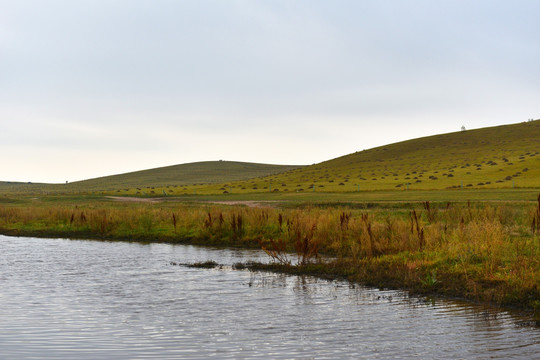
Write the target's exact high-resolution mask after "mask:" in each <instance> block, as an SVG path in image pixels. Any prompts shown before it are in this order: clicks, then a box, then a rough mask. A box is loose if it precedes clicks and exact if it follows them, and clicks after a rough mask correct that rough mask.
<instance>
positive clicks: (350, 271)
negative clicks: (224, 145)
mask: <svg viewBox="0 0 540 360" xmlns="http://www.w3.org/2000/svg"><path fill="white" fill-rule="evenodd" d="M0 235H4V236H11V237H34V238H58V239H69V240H74V241H77V240H90V241H108V242H109V241H120V242H136V243H142V244H150V243H165V244H173V245H174V244H178V245H194V246H202V247H214V248H243V249H261V247H260V246H258V245H256V244H255V243H252V242H251V243H249V242H244V243H237V242H230V241H220V240H216V239H213V240H210V239H203V238H178V237H169V238H167V237H159V238H158V237H155V236H145V235H144V234H143V235H141V236H140V237H137V238H134V237H133V236H130V237H119V236H116V237H115V236H110V235H107V236H103V235H101V234H96V233H91V232H88V233H82V232H79V233H77V234H74V233H68V232H64V231H55V230H40V231H36V230H32V231H30V230H17V229H4V228H0ZM289 255H290V256H291V257H294V256H295V255H294V254H289ZM437 265H438V264H433V263H431V264H429V262H426V263H425V264H424V265H423V266H422V265H421V266H418V267H416V268H414V269H411V268H410V266H409V265H408V263H407V258H406V257H403V256H399V254H398V255H392V256H391V255H383V256H380V257H375V258H366V259H362V260H360V261H354V260H351V259H349V260H346V259H341V260H340V261H335V260H334V261H330V262H310V263H306V264H297V265H292V264H285V263H279V262H275V261H274V262H270V263H255V262H251V263H238V264H235V266H233V267H235V269H236V270H242V269H247V270H249V271H266V272H276V273H283V274H288V275H297V276H303V275H304V276H315V277H318V278H321V279H328V280H345V281H348V282H349V283H351V284H357V285H360V286H367V287H374V288H378V289H391V290H400V291H406V292H407V293H409V294H410V295H419V296H434V297H440V298H444V299H455V300H462V301H466V302H469V303H472V304H478V305H485V306H489V307H493V308H497V309H501V310H505V309H507V310H511V311H518V312H521V313H524V314H526V315H527V316H531V317H532V318H534V320H535V321H536V325H535V326H540V312H539V311H538V309H536V308H534V307H531V306H528V305H527V304H528V301H529V300H530V299H527V298H515V299H514V301H512V302H507V301H506V302H501V301H497V297H496V296H495V293H496V291H495V290H494V289H497V288H498V287H504V283H502V282H497V281H493V282H489V281H487V282H486V281H477V283H476V287H474V288H475V290H476V291H474V292H471V291H470V289H469V288H468V287H467V286H466V285H467V282H469V283H470V282H471V281H475V280H472V279H468V278H467V274H466V273H464V272H463V271H459V270H458V271H452V270H451V269H442V270H443V271H441V267H437ZM444 270H446V271H444ZM434 275H435V276H436V279H435V276H434ZM531 296H532V297H533V298H536V299H538V298H540V292H539V291H538V289H536V293H534V294H531Z"/></svg>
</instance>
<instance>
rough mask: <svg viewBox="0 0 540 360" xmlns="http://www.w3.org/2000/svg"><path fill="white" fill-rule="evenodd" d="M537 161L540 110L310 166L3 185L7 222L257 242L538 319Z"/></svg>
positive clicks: (323, 268) (309, 263) (1, 212)
mask: <svg viewBox="0 0 540 360" xmlns="http://www.w3.org/2000/svg"><path fill="white" fill-rule="evenodd" d="M539 161H540V121H538V120H537V121H533V122H527V123H522V124H515V125H507V126H500V127H493V128H485V129H479V130H470V131H464V132H458V133H452V134H444V135H437V136H432V137H427V138H421V139H414V140H410V141H406V142H402V143H397V144H391V145H387V146H383V147H379V148H375V149H370V150H365V151H361V152H357V153H354V154H350V155H346V156H343V157H340V158H337V159H334V160H330V161H327V162H323V163H320V164H316V165H312V166H307V167H296V168H295V167H273V166H266V165H264V166H263V165H259V164H245V163H230V162H213V163H204V164H202V163H199V164H191V165H190V164H186V165H183V166H180V167H170V168H162V169H157V170H148V171H142V172H137V173H131V174H123V175H118V176H115V177H108V178H102V179H93V180H88V181H85V182H80V183H74V184H68V185H55V186H54V188H55V189H54V191H52V190H50V189H51V188H50V187H49V186H51V185H47V184H1V183H0V233H3V234H9V235H29V236H45V237H69V238H93V239H103V240H130V241H148V242H151V241H166V242H172V243H191V244H201V245H213V246H239V247H262V248H264V249H266V251H267V252H268V253H269V255H270V256H272V257H273V258H274V259H275V260H276V264H274V265H272V266H274V267H278V268H279V269H281V270H280V271H287V272H293V273H295V272H302V273H311V274H318V275H320V276H336V277H344V278H348V279H350V280H352V281H358V282H361V283H364V284H367V285H373V286H379V287H399V288H403V289H408V290H410V291H413V292H418V293H435V294H443V295H449V296H459V297H463V298H467V299H470V300H474V301H481V302H486V303H492V304H497V305H506V306H516V307H519V308H521V309H528V310H531V311H533V312H535V313H536V316H539V317H540V315H539V314H540V236H539V233H540V199H539V198H538V196H539V194H540V166H538V165H539V164H540V162H539ZM188 165H189V166H192V167H191V168H189V166H188ZM233 165H234V166H233ZM188 168H189V171H187V170H186V169H188ZM231 168H234V170H231ZM179 169H183V170H182V171H187V172H186V173H181V172H180V173H179V172H176V171H177V170H179ZM227 169H229V170H227ZM182 174H183V175H182ZM49 191H50V193H49V194H45V193H46V192H49ZM126 199H127V200H130V201H126ZM243 205H249V206H243ZM291 253H292V254H295V255H294V256H293V257H295V256H297V257H298V259H299V262H300V264H301V266H296V267H295V266H291V265H290V260H291ZM321 255H322V256H323V257H326V258H327V259H328V257H330V258H332V259H333V260H332V261H328V260H327V261H322V260H321Z"/></svg>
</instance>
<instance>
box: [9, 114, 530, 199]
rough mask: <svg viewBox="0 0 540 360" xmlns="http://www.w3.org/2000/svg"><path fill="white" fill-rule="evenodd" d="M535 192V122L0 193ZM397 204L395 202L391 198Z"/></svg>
mask: <svg viewBox="0 0 540 360" xmlns="http://www.w3.org/2000/svg"><path fill="white" fill-rule="evenodd" d="M538 187H540V120H536V121H530V122H525V123H519V124H513V125H504V126H496V127H490V128H483V129H477V130H467V131H460V132H455V133H449V134H442V135H435V136H430V137H424V138H419V139H413V140H409V141H404V142H400V143H395V144H389V145H385V146H381V147H377V148H373V149H369V150H363V151H358V152H356V153H353V154H349V155H345V156H342V157H340V158H337V159H332V160H329V161H325V162H322V163H319V164H315V165H311V166H283V165H263V164H252V163H239V162H230V161H222V162H219V161H217V162H202V163H192V164H183V165H175V166H170V167H164V168H158V169H150V170H144V171H138V172H133V173H128V174H120V175H115V176H109V177H103V178H97V179H90V180H85V181H80V182H74V183H71V184H67V185H66V184H62V185H50V184H22V183H18V184H7V183H5V182H4V183H1V182H0V194H1V193H4V194H6V193H14V192H18V193H20V194H22V193H26V194H30V193H32V194H44V193H56V194H61V193H64V194H92V193H94V194H106V195H120V196H139V197H146V196H179V195H184V196H185V195H193V194H196V195H218V194H258V193H269V192H272V193H307V192H310V193H354V192H372V191H392V190H395V191H396V194H397V193H398V192H399V191H407V190H418V191H427V190H447V189H467V190H471V189H479V190H482V189H526V188H538ZM398 197H400V196H399V195H398Z"/></svg>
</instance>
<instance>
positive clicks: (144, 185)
mask: <svg viewBox="0 0 540 360" xmlns="http://www.w3.org/2000/svg"><path fill="white" fill-rule="evenodd" d="M300 167H301V166H296V165H270V164H257V163H246V162H237V161H203V162H196V163H188V164H180V165H173V166H166V167H161V168H156V169H149V170H142V171H135V172H130V173H126V174H119V175H112V176H105V177H100V178H95V179H89V180H83V181H77V182H73V183H69V184H41V183H30V182H29V183H20V182H18V183H14V182H6V181H4V182H0V193H4V194H8V193H9V194H13V193H17V194H25V193H26V194H92V193H104V192H105V193H116V192H117V191H118V192H126V193H130V194H138V195H148V196H150V195H154V194H157V195H163V194H164V191H165V193H167V194H171V193H173V192H179V189H182V188H183V187H184V185H190V186H192V187H198V186H203V185H206V186H208V184H215V183H224V182H228V181H239V180H246V179H253V178H260V177H265V176H269V175H274V174H278V173H282V172H286V171H290V170H293V169H297V168H300Z"/></svg>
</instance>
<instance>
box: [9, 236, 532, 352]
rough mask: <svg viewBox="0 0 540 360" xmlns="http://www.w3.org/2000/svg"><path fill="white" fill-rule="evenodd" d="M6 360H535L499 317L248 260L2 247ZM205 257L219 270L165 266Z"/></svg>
mask: <svg viewBox="0 0 540 360" xmlns="http://www.w3.org/2000/svg"><path fill="white" fill-rule="evenodd" d="M0 254H1V255H0V285H1V288H2V292H1V293H0V323H1V324H2V326H0V358H2V359H23V358H33V357H34V358H35V357H38V358H51V359H52V358H55V359H56V358H74V357H77V358H78V359H96V358H103V359H115V358H116V359H126V358H129V359H135V358H190V359H199V358H200V359H207V358H216V359H217V358H219V359H227V358H246V359H258V358H265V359H266V358H276V359H280V358H283V359H290V358H317V359H325V358H326V359H336V358H365V359H372V358H405V357H411V358H448V359H453V358H484V359H488V358H489V359H508V358H525V359H527V358H534V357H535V356H538V354H539V353H540V348H539V347H540V330H539V329H538V328H533V327H529V326H517V325H516V324H519V323H520V322H521V323H523V319H520V318H517V317H516V316H515V315H512V314H510V313H507V312H500V311H495V310H493V309H485V308H482V307H478V306H471V305H467V304H462V303H458V302H452V301H442V300H434V301H426V300H425V299H422V298H414V297H412V298H409V297H407V296H406V294H404V293H402V292H397V291H379V290H376V289H369V288H362V287H357V286H355V287H351V286H349V285H348V284H347V283H344V282H340V281H327V280H320V279H315V278H311V277H296V276H287V275H283V274H271V273H251V272H249V271H234V270H232V269H231V268H230V265H232V264H234V263H235V262H238V261H247V260H257V259H262V258H264V256H265V255H264V254H262V253H261V252H256V251H241V250H233V251H229V250H223V249H219V250H212V249H206V248H201V247H192V246H174V245H167V244H151V245H143V244H137V243H121V242H118V243H115V242H96V241H69V240H62V239H32V238H17V239H15V238H10V237H4V236H1V237H0ZM209 259H212V260H214V261H216V262H218V263H222V264H226V265H228V266H225V267H224V268H223V269H194V268H187V267H183V266H173V265H170V262H171V261H173V262H176V263H189V262H199V261H206V260H209Z"/></svg>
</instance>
